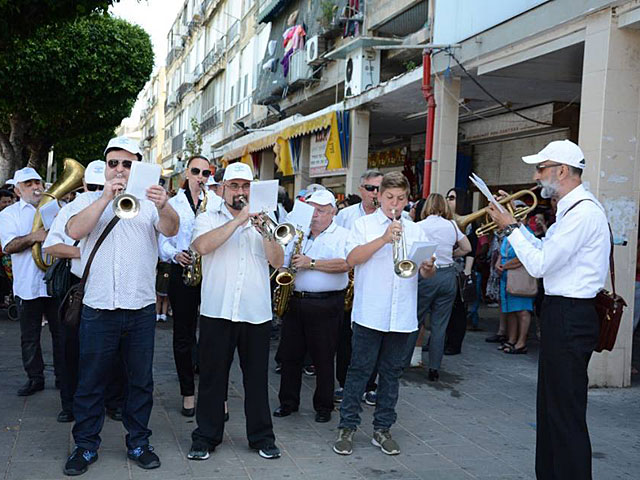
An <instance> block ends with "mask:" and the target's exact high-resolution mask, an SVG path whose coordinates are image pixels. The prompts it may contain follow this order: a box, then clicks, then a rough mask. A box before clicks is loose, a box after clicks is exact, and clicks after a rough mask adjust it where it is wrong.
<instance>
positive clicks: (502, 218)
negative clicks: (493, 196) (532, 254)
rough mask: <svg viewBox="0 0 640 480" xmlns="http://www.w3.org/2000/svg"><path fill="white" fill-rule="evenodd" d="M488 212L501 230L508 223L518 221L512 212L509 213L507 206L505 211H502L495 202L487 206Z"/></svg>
mask: <svg viewBox="0 0 640 480" xmlns="http://www.w3.org/2000/svg"><path fill="white" fill-rule="evenodd" d="M487 213H488V214H489V216H490V217H491V219H492V220H493V221H494V222H496V225H498V228H499V229H500V230H502V229H503V228H504V227H506V226H507V225H511V224H513V223H518V221H517V220H516V219H515V217H514V216H513V215H511V213H509V211H508V210H507V209H506V208H505V209H504V211H503V212H501V211H500V210H498V207H496V206H495V205H494V204H493V203H490V204H489V207H487Z"/></svg>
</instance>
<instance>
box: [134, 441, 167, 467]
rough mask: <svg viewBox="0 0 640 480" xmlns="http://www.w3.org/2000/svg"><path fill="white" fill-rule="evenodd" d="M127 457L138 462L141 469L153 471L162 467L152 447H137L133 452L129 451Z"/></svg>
mask: <svg viewBox="0 0 640 480" xmlns="http://www.w3.org/2000/svg"><path fill="white" fill-rule="evenodd" d="M127 457H129V458H130V459H131V460H133V461H134V462H136V463H137V464H138V466H139V467H140V468H144V469H145V470H151V469H152V468H158V467H159V466H160V459H159V458H158V455H156V454H155V453H153V447H152V446H151V445H144V446H142V447H136V448H134V449H133V450H127Z"/></svg>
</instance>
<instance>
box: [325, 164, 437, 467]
mask: <svg viewBox="0 0 640 480" xmlns="http://www.w3.org/2000/svg"><path fill="white" fill-rule="evenodd" d="M408 201H409V181H408V180H407V179H406V177H405V176H404V175H402V173H400V172H391V173H387V174H386V175H385V176H384V177H383V179H382V182H381V184H380V208H379V209H378V210H376V212H375V213H374V214H372V215H367V216H365V217H362V218H360V219H358V220H356V222H355V225H354V226H353V230H351V234H350V236H349V240H348V242H347V252H348V255H347V262H348V263H349V265H352V266H354V267H355V283H354V287H355V291H354V298H353V312H352V315H351V321H352V323H353V352H352V354H351V364H350V365H349V370H348V372H347V381H346V383H345V387H344V398H343V400H342V405H341V406H340V424H339V425H338V428H339V435H338V440H337V441H336V442H335V444H334V446H333V450H334V451H335V452H336V453H338V454H340V455H350V454H351V453H352V451H353V435H354V433H355V431H356V429H357V427H358V425H360V412H361V411H362V406H361V403H360V398H361V396H362V394H363V393H364V390H365V386H366V384H367V380H368V378H369V376H370V375H371V372H372V371H373V369H374V368H375V366H376V364H377V365H378V375H379V382H380V383H379V385H378V398H377V403H376V409H375V412H374V414H373V418H374V420H373V428H374V434H373V439H372V443H373V444H374V445H375V446H377V447H380V449H381V450H382V452H384V453H385V454H388V455H396V454H398V453H400V447H399V446H398V444H397V443H396V442H395V440H393V439H392V438H391V433H390V432H389V429H390V428H391V426H392V425H393V424H394V423H395V421H396V417H397V415H396V411H395V406H396V403H397V402H398V389H399V378H400V375H401V373H402V367H403V357H404V354H405V351H406V346H407V341H408V338H409V334H410V333H411V332H414V331H416V330H417V329H418V316H417V297H418V294H417V289H418V276H417V275H414V276H412V277H410V278H401V277H399V276H397V275H396V274H395V273H394V262H393V252H392V250H393V247H392V243H393V242H394V239H397V238H398V237H399V236H400V235H402V236H404V240H405V242H406V247H407V251H408V252H409V251H411V246H412V245H413V244H414V243H415V242H418V241H426V240H427V237H426V235H425V233H424V232H423V231H422V230H421V229H420V227H418V226H417V225H416V224H414V223H413V222H411V221H410V220H409V221H408V220H406V219H404V218H402V217H401V212H402V209H403V208H404V207H405V205H407V202H408ZM419 271H420V275H421V276H423V277H429V276H431V275H433V274H434V273H435V266H434V262H433V259H431V260H428V261H425V262H423V263H422V264H421V265H420V266H419Z"/></svg>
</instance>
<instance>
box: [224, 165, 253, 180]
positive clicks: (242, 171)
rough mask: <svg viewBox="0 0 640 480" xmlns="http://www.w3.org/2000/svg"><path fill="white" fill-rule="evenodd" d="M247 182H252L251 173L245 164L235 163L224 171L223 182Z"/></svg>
mask: <svg viewBox="0 0 640 480" xmlns="http://www.w3.org/2000/svg"><path fill="white" fill-rule="evenodd" d="M238 179H239V180H249V181H250V182H251V181H253V173H252V172H251V168H250V167H249V165H247V164H246V163H242V162H236V163H232V164H230V165H229V166H228V167H227V168H226V169H225V171H224V177H222V180H223V181H225V182H226V181H228V180H238Z"/></svg>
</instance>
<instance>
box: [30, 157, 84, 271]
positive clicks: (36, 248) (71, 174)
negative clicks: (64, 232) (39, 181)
mask: <svg viewBox="0 0 640 480" xmlns="http://www.w3.org/2000/svg"><path fill="white" fill-rule="evenodd" d="M83 177H84V167H83V166H82V165H81V164H80V163H79V162H77V161H76V160H74V159H72V158H65V159H64V169H63V171H62V175H61V176H60V178H59V179H58V180H56V182H55V183H54V184H53V185H51V187H49V189H48V190H47V191H46V192H44V193H43V194H42V198H41V199H40V202H39V203H38V207H37V209H36V216H35V217H34V218H33V227H31V232H35V231H37V230H40V229H41V228H43V227H44V225H43V223H42V216H41V215H40V209H41V208H42V207H44V206H45V205H46V204H47V203H49V202H52V201H54V200H55V201H56V202H58V204H60V200H61V199H62V197H64V196H65V195H66V194H67V193H69V192H73V191H74V190H77V189H78V188H80V187H82V179H83ZM31 256H32V257H33V261H34V262H35V263H36V265H37V266H38V268H39V269H40V270H43V271H44V270H46V269H47V268H49V267H50V266H51V264H52V263H53V262H52V261H51V259H50V258H43V257H42V244H41V243H40V242H38V243H34V244H33V246H32V247H31Z"/></svg>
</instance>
